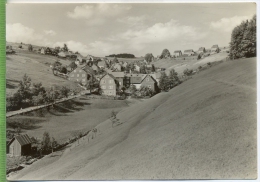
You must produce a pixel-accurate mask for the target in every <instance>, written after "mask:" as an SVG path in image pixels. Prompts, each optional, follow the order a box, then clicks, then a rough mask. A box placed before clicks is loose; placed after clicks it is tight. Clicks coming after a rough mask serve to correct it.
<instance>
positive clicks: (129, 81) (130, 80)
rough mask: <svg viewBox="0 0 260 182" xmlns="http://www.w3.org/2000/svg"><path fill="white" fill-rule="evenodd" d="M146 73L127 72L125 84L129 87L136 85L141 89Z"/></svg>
mask: <svg viewBox="0 0 260 182" xmlns="http://www.w3.org/2000/svg"><path fill="white" fill-rule="evenodd" d="M145 76H146V74H126V75H125V77H124V84H125V86H126V87H127V88H128V87H129V86H130V85H135V87H136V88H137V89H140V87H141V83H142V80H143V78H144V77H145Z"/></svg>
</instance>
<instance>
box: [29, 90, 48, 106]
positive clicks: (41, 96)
mask: <svg viewBox="0 0 260 182" xmlns="http://www.w3.org/2000/svg"><path fill="white" fill-rule="evenodd" d="M32 102H33V105H35V106H38V105H42V104H44V103H45V102H46V95H45V93H43V92H40V93H38V95H34V96H32Z"/></svg>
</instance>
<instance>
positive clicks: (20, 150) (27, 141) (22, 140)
mask: <svg viewBox="0 0 260 182" xmlns="http://www.w3.org/2000/svg"><path fill="white" fill-rule="evenodd" d="M31 144H32V140H31V138H30V137H29V136H28V135H27V134H25V135H19V136H15V137H14V138H12V140H11V141H10V142H9V143H8V144H7V153H8V154H10V155H12V156H24V155H29V154H30V153H31Z"/></svg>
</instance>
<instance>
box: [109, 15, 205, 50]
mask: <svg viewBox="0 0 260 182" xmlns="http://www.w3.org/2000/svg"><path fill="white" fill-rule="evenodd" d="M206 35H207V33H205V32H202V31H200V29H198V28H195V27H192V26H186V25H181V24H180V23H179V22H178V21H176V20H170V21H169V22H166V23H156V24H154V25H153V26H151V27H148V28H142V29H139V30H133V29H129V30H127V31H126V32H124V33H121V34H119V35H118V36H115V37H112V38H110V39H111V40H115V41H116V40H118V41H119V40H122V41H121V42H123V41H125V42H128V45H129V46H130V47H131V48H132V49H134V50H139V49H143V48H145V47H147V46H149V44H157V43H164V42H165V43H166V42H167V43H169V42H172V44H176V43H178V44H181V43H184V44H185V42H192V41H198V40H200V39H202V38H204V37H205V36H206Z"/></svg>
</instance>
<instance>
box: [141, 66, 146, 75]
mask: <svg viewBox="0 0 260 182" xmlns="http://www.w3.org/2000/svg"><path fill="white" fill-rule="evenodd" d="M140 73H142V74H146V68H145V66H144V65H142V66H140Z"/></svg>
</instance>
